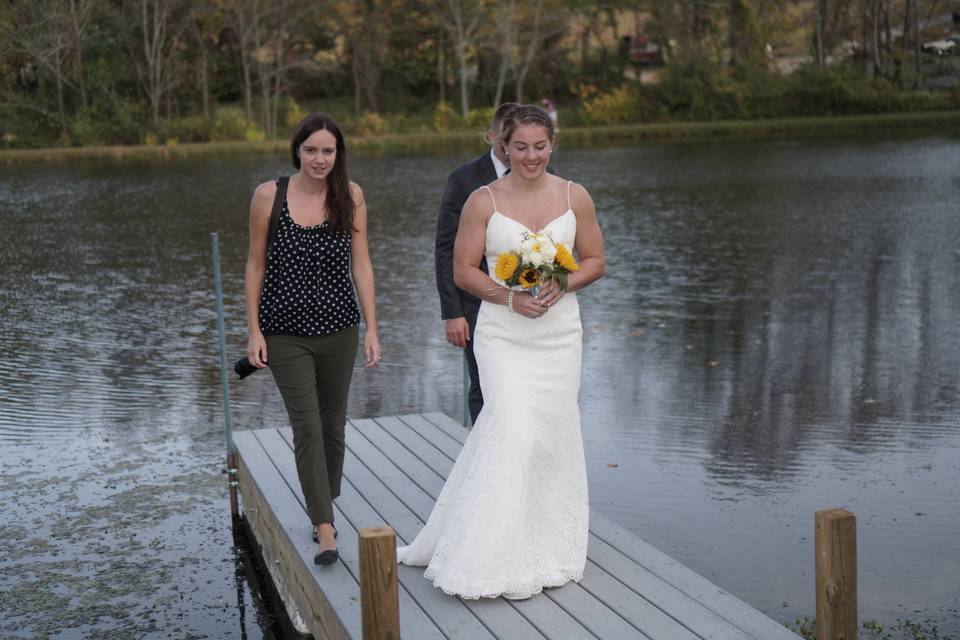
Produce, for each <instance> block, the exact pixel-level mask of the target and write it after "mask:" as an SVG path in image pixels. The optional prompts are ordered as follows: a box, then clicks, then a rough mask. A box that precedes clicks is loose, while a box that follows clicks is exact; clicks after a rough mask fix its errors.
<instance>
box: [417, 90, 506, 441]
mask: <svg viewBox="0 0 960 640" xmlns="http://www.w3.org/2000/svg"><path fill="white" fill-rule="evenodd" d="M516 106H517V104H516V103H514V102H508V103H505V104H502V105H500V106H499V107H497V110H496V111H495V112H494V114H493V122H492V123H491V124H490V128H489V129H487V134H486V136H485V139H486V141H487V144H489V145H490V151H489V152H488V153H485V154H483V155H482V156H480V157H479V158H477V159H476V160H473V161H472V162H468V163H467V164H465V165H463V166H462V167H459V168H457V169H455V170H454V171H453V172H451V173H450V175H449V176H448V177H447V188H446V189H445V190H444V192H443V200H441V202H440V215H439V216H438V218H437V243H436V251H435V254H434V255H435V258H436V268H437V290H438V291H439V292H440V310H441V314H442V316H443V320H444V324H445V329H446V333H447V342H449V343H450V344H452V345H454V346H457V347H460V348H462V349H463V350H464V353H465V354H466V356H467V364H468V368H469V369H470V391H469V393H468V400H467V402H468V404H469V407H470V421H471V423H473V422H476V421H477V416H478V415H479V414H480V409H481V408H482V407H483V394H482V393H481V392H480V375H479V373H478V372H477V360H476V358H474V356H473V330H474V328H475V327H476V326H477V313H478V312H479V311H480V299H479V298H477V297H476V296H474V295H473V294H471V293H467V292H466V291H464V290H463V289H459V288H457V285H456V283H454V281H453V241H454V239H455V238H456V237H457V228H458V227H459V226H460V211H461V210H462V209H463V205H464V203H466V201H467V198H468V197H470V194H471V193H473V192H474V191H475V190H477V189H479V188H480V187H482V186H484V185H486V184H490V183H491V182H493V181H494V180H496V179H497V178H499V177H501V176H502V175H503V174H504V173H506V172H507V168H508V166H509V165H508V162H507V158H506V156H504V155H503V150H502V149H500V148H499V145H498V144H496V140H497V138H499V137H500V132H501V129H502V128H503V120H504V118H506V116H507V114H508V113H510V111H512V110H513V109H514V108H515V107H516ZM480 268H481V269H483V270H484V272H486V271H487V264H486V261H482V262H481V263H480Z"/></svg>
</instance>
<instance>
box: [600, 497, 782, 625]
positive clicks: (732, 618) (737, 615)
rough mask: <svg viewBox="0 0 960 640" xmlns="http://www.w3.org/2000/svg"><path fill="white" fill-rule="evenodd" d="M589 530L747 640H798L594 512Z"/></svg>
mask: <svg viewBox="0 0 960 640" xmlns="http://www.w3.org/2000/svg"><path fill="white" fill-rule="evenodd" d="M590 530H591V532H592V533H593V534H594V535H595V536H596V537H597V538H598V539H600V540H601V541H603V542H605V543H607V544H608V545H610V546H611V547H613V548H615V549H616V550H618V551H620V552H621V553H622V554H623V555H625V556H627V557H629V558H632V559H633V560H634V562H635V563H637V564H640V565H642V566H643V567H644V568H646V569H647V570H648V571H650V572H651V573H653V574H654V575H657V576H658V577H660V578H661V579H662V580H664V581H666V582H668V583H669V584H671V585H674V587H675V588H676V589H678V590H679V591H681V592H682V593H684V594H685V595H686V596H687V597H689V598H690V599H692V600H694V601H696V602H698V603H700V604H701V605H703V606H704V607H705V608H707V609H709V610H710V611H713V612H714V613H716V614H717V615H718V616H719V617H721V618H722V619H723V620H725V621H726V622H728V623H729V624H731V625H733V626H735V627H737V628H739V629H741V630H742V631H743V632H744V633H745V634H747V635H748V637H750V638H755V639H756V640H797V638H798V637H799V636H798V635H796V634H795V633H793V632H792V631H790V630H789V629H787V628H786V627H785V626H784V625H782V624H780V623H778V622H777V621H776V620H773V619H772V618H769V617H767V616H765V615H763V614H762V613H760V612H759V611H757V610H756V609H754V608H753V607H751V606H750V605H748V604H746V603H745V602H743V601H742V600H740V599H739V598H737V597H736V596H734V595H733V594H731V593H729V592H727V591H726V590H724V589H722V588H721V587H719V586H717V585H716V584H714V583H712V582H710V581H709V580H707V579H706V578H704V577H703V576H701V575H700V574H698V573H696V572H695V571H693V570H692V569H689V568H688V567H685V566H684V565H682V564H680V563H679V562H677V561H676V560H674V559H673V558H671V557H670V556H668V555H667V554H665V553H663V552H662V551H660V550H659V549H657V548H655V547H653V546H652V545H650V544H648V543H647V542H645V541H643V540H641V539H640V538H638V537H637V536H635V535H634V534H632V533H630V532H629V531H627V530H626V529H624V528H623V527H621V526H620V525H618V524H615V523H614V522H613V521H611V520H610V519H608V518H606V517H605V516H602V515H600V514H594V513H592V512H591V525H590Z"/></svg>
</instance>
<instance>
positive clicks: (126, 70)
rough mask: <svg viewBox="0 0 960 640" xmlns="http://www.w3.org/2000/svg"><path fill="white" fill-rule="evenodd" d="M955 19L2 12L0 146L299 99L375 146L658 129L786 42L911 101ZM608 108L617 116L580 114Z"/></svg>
mask: <svg viewBox="0 0 960 640" xmlns="http://www.w3.org/2000/svg"><path fill="white" fill-rule="evenodd" d="M957 10H960V7H957V6H956V4H955V3H952V2H951V1H950V0H810V1H808V2H787V1H784V0H777V1H775V0H680V1H672V2H667V1H666V0H647V1H641V2H626V1H623V0H354V1H345V0H341V1H321V2H306V3H305V2H294V1H293V0H10V1H8V2H6V3H4V4H3V6H2V8H0V113H2V114H3V119H2V121H0V145H3V146H40V145H51V144H60V145H75V144H98V143H99V144H103V143H141V142H144V141H147V142H151V141H162V140H181V141H192V140H211V139H231V138H241V139H242V138H246V139H257V138H264V137H265V138H274V137H278V136H280V137H282V136H283V135H285V133H286V130H287V129H288V127H289V123H290V122H291V121H292V120H295V119H296V118H297V117H299V116H300V115H302V113H303V112H304V107H302V106H301V105H310V106H311V107H317V106H319V107H322V108H326V106H327V105H329V107H330V108H327V110H330V111H332V112H335V113H338V114H342V115H343V116H344V118H345V119H346V120H348V122H349V124H350V126H352V127H353V128H354V129H357V130H360V131H364V132H372V133H377V132H382V131H383V130H385V129H390V130H423V129H431V128H432V129H437V130H444V129H445V128H449V127H450V126H457V125H458V124H460V125H475V124H476V123H477V122H480V121H482V119H483V118H484V116H485V114H486V113H487V111H488V110H489V108H490V107H491V106H492V105H495V104H497V103H499V102H501V101H503V100H515V101H520V102H523V101H532V100H537V99H539V98H541V97H545V96H550V97H551V98H552V99H554V100H555V101H557V102H559V103H560V104H561V105H564V104H566V105H569V106H570V109H569V113H570V114H572V116H571V117H573V118H574V120H576V119H577V118H580V119H582V120H583V121H584V122H589V121H599V120H602V119H603V118H608V119H612V120H616V121H622V120H624V119H627V120H629V119H630V118H641V119H643V118H654V119H656V118H660V117H663V116H664V114H666V115H667V116H670V115H678V113H679V112H677V113H674V111H676V109H675V105H674V106H671V104H670V103H669V102H668V103H664V104H666V105H667V106H663V105H660V106H659V107H658V108H657V109H654V110H653V112H651V111H650V110H649V109H647V108H645V107H643V104H642V103H643V101H644V100H647V101H649V100H659V101H661V102H662V101H663V99H664V98H663V96H662V95H661V94H663V95H666V94H667V93H669V91H671V89H670V82H671V81H672V82H675V83H676V82H682V81H683V79H684V78H685V77H686V78H689V77H690V72H689V69H690V68H691V67H695V68H697V69H699V70H700V71H699V73H701V74H706V75H707V76H708V77H709V78H708V79H709V80H710V82H713V83H720V84H723V83H729V82H731V81H740V80H742V79H743V78H745V77H746V76H747V75H750V74H752V75H751V77H752V78H753V80H752V81H753V82H756V78H757V74H760V75H764V74H767V75H769V74H771V73H774V72H775V71H776V70H775V64H774V62H773V60H774V59H775V58H776V56H777V55H778V53H779V52H778V50H779V49H781V48H783V47H784V46H785V45H781V44H780V43H782V42H790V41H794V42H795V41H797V40H798V39H799V42H800V43H801V44H800V45H799V47H797V46H796V45H794V48H795V49H799V53H800V55H801V57H807V58H809V65H810V66H812V67H814V68H816V69H820V70H822V71H824V72H826V71H828V70H829V69H831V68H835V67H838V66H842V67H844V69H846V72H847V73H849V72H850V71H851V70H853V72H855V74H856V75H858V76H860V77H862V78H868V79H871V81H873V80H876V81H882V82H885V83H887V85H889V89H890V90H891V91H899V90H908V89H914V90H915V89H918V88H921V87H922V84H923V76H924V67H923V60H924V57H923V54H922V52H921V43H922V41H923V40H924V39H925V38H927V37H928V36H929V34H931V33H936V32H937V31H938V30H942V29H943V24H942V17H943V16H944V15H947V16H949V15H950V13H951V11H957ZM641 34H642V35H644V36H646V37H647V38H648V39H649V42H652V43H655V45H656V46H657V47H658V48H659V51H660V58H659V59H660V60H661V61H662V62H663V63H665V65H666V66H665V68H664V69H663V74H662V77H661V79H662V80H663V81H665V82H666V83H667V85H666V88H665V89H663V91H661V92H660V93H659V94H644V93H643V90H642V89H640V88H639V87H641V85H642V84H643V83H644V78H645V77H646V76H645V74H644V68H643V67H642V65H644V64H646V61H638V60H637V59H635V57H634V56H633V55H632V47H633V46H634V43H635V42H636V39H637V37H638V36H640V35H641ZM704 68H707V69H708V71H706V72H705V71H703V69H704ZM738 79H740V80H738ZM771 82H774V83H775V82H777V80H776V79H771ZM665 92H666V93H665ZM674 92H675V91H674ZM714 93H715V92H714ZM651 95H653V96H654V97H653V98H651V97H650V96H651ZM617 96H620V97H621V98H622V100H623V101H626V103H627V104H625V105H624V109H621V110H620V111H622V113H619V112H617V113H614V114H613V115H606V116H604V115H602V114H603V113H604V110H603V109H602V108H599V107H598V108H594V109H592V110H591V109H590V106H591V101H594V102H595V104H594V106H595V107H597V105H600V107H602V106H603V105H604V104H610V101H611V100H613V101H614V103H615V102H616V100H617V99H620V98H617ZM711 99H712V98H711ZM638 100H639V103H638V102H637V101H638ZM597 101H599V102H597ZM604 101H606V102H604ZM581 103H582V104H581ZM614 111H615V112H616V111H617V110H616V109H614ZM591 113H592V114H593V115H592V116H591ZM689 113H693V112H689ZM598 114H600V115H598ZM680 115H683V114H680ZM688 115H689V114H688ZM591 118H592V120H591ZM451 122H452V124H451Z"/></svg>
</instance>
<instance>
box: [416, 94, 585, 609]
mask: <svg viewBox="0 0 960 640" xmlns="http://www.w3.org/2000/svg"><path fill="white" fill-rule="evenodd" d="M553 142H554V129H553V123H552V121H551V120H550V117H549V116H548V115H547V113H546V112H545V111H543V109H541V108H540V107H537V106H533V105H524V106H521V107H518V108H517V109H516V110H515V111H513V112H512V113H511V114H510V115H509V116H507V118H506V120H505V121H504V130H503V136H502V139H501V142H500V144H503V145H504V147H505V150H506V152H507V154H508V157H509V160H510V172H509V173H508V174H507V175H505V176H504V177H502V178H500V179H499V180H497V181H495V182H493V183H492V184H491V185H490V186H489V187H483V188H481V189H478V190H477V191H475V192H474V193H473V195H471V196H470V199H469V200H467V203H466V205H465V206H464V209H463V213H462V214H461V218H460V229H459V232H458V234H457V240H456V245H455V248H454V278H455V279H456V282H457V285H458V286H459V287H461V288H463V289H466V290H467V291H469V292H471V293H473V294H475V295H477V296H479V297H480V298H482V299H483V303H482V304H481V306H480V313H479V316H478V318H477V326H476V330H475V332H474V338H473V339H474V352H475V353H476V357H477V365H478V367H479V370H480V384H481V387H482V389H483V398H484V406H483V410H482V411H481V412H480V415H479V417H478V418H477V422H476V424H475V425H474V427H473V429H472V430H471V432H470V435H469V437H468V438H467V441H466V443H465V444H464V446H463V450H462V451H461V452H460V455H459V456H458V457H457V461H456V463H455V464H454V466H453V469H452V470H451V472H450V475H449V477H448V478H447V481H446V484H445V485H444V487H443V490H442V491H441V493H440V496H439V498H438V499H437V503H436V505H435V506H434V509H433V512H432V513H431V514H430V518H429V519H428V521H427V524H426V525H425V526H424V528H423V530H422V531H421V532H420V534H419V535H417V537H416V539H415V540H413V542H411V543H410V545H409V546H405V547H399V548H398V549H397V559H398V561H399V562H401V563H403V564H407V565H414V566H426V567H427V569H426V571H425V573H424V576H425V577H426V578H428V579H430V580H433V584H434V585H435V586H437V587H439V588H440V589H443V591H444V592H446V593H448V594H451V595H458V596H461V597H463V598H481V597H488V598H495V597H498V596H504V597H507V598H527V597H530V596H532V595H535V594H537V593H540V591H541V590H543V588H544V587H557V586H560V585H562V584H564V583H566V582H568V581H570V580H574V581H578V580H580V578H581V577H583V569H584V565H585V564H586V557H587V525H588V506H587V474H586V467H585V464H584V456H583V440H582V438H581V435H580V408H579V406H578V404H577V400H578V394H579V391H580V357H581V334H582V329H581V325H580V307H579V305H578V303H577V296H576V294H575V293H574V292H575V291H577V290H578V289H582V288H583V287H585V286H586V285H588V284H590V283H591V282H593V281H594V280H597V279H598V278H600V277H601V276H602V275H603V271H604V255H603V237H602V235H601V233H600V227H599V225H598V224H597V216H596V211H595V210H594V206H593V201H592V200H591V199H590V195H589V194H588V193H587V191H586V190H585V189H584V188H583V187H581V186H579V185H576V184H573V183H572V182H567V181H565V180H562V179H561V178H558V177H556V176H553V175H550V174H549V173H547V172H546V168H547V164H548V163H549V161H550V153H551V152H552V148H553ZM540 231H544V232H548V233H549V234H550V235H551V236H552V237H553V239H554V241H555V242H561V243H563V244H565V245H566V246H567V247H573V248H575V251H576V255H577V257H578V262H579V264H580V268H579V270H577V271H575V272H573V273H571V274H570V275H569V278H568V289H567V290H566V291H563V290H562V289H561V288H560V287H559V286H558V285H557V283H556V282H554V281H549V282H546V283H544V284H543V285H542V286H541V287H540V289H539V291H538V293H537V296H536V297H533V296H531V295H530V293H529V292H523V291H517V292H514V293H513V295H512V296H511V295H510V291H509V289H508V288H507V286H506V285H505V284H504V282H503V281H502V280H499V279H498V278H497V277H496V276H495V275H493V274H491V275H489V276H488V275H487V274H485V273H484V272H483V271H481V270H480V268H479V265H480V259H481V257H483V255H484V254H486V258H487V264H489V265H491V271H493V270H494V269H493V265H496V264H497V257H498V256H499V255H500V253H502V252H504V251H510V250H515V249H517V248H518V247H519V245H520V242H521V240H522V239H523V234H524V232H540ZM508 302H511V303H512V304H511V305H510V307H512V309H511V308H510V307H508V304H507V303H508Z"/></svg>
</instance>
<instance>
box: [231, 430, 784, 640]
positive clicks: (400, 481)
mask: <svg viewBox="0 0 960 640" xmlns="http://www.w3.org/2000/svg"><path fill="white" fill-rule="evenodd" d="M468 433H469V431H468V430H467V429H466V428H464V427H462V426H461V425H459V424H458V423H456V422H455V421H453V420H452V419H450V418H449V417H447V416H445V415H443V414H440V413H427V414H423V415H405V416H392V417H384V418H374V419H365V420H351V421H349V424H348V425H347V455H346V460H345V462H344V478H343V486H342V488H341V495H340V497H339V498H338V499H337V500H336V505H335V513H336V525H337V529H338V532H339V534H340V535H339V539H338V544H339V550H340V562H338V563H336V564H333V565H330V566H326V567H317V566H316V565H314V564H313V554H314V551H315V544H314V543H313V542H312V540H311V526H310V521H309V519H308V517H307V514H306V511H305V509H304V506H303V496H302V494H301V491H300V483H299V480H298V479H297V472H296V468H295V465H294V460H293V453H292V447H293V444H292V433H291V431H290V429H260V430H255V431H243V432H237V433H235V434H234V441H235V443H236V447H237V451H238V454H239V463H238V473H239V482H240V492H241V496H242V504H243V512H244V514H245V515H246V518H247V520H248V522H249V524H250V527H251V528H252V529H253V531H254V534H255V536H256V537H257V540H258V542H259V544H260V546H261V552H262V554H263V559H264V563H265V564H266V565H267V567H268V569H269V570H270V572H271V574H272V576H273V579H274V582H275V584H276V587H277V590H278V592H279V593H280V595H281V597H282V598H283V600H284V601H285V603H286V606H287V610H288V613H289V614H290V616H291V619H292V621H293V622H294V624H295V625H297V626H298V628H300V629H301V630H305V631H309V632H310V633H312V634H313V636H314V637H315V638H316V639H317V640H326V639H328V638H329V639H340V638H351V639H355V640H360V638H361V637H362V633H361V619H360V587H359V583H358V579H359V575H360V570H359V560H358V540H357V531H358V530H359V529H361V528H365V527H376V526H382V525H384V524H386V525H389V526H391V527H393V529H394V530H395V531H396V534H397V537H398V539H399V540H400V541H402V542H409V541H410V540H411V539H413V537H414V536H415V535H416V534H417V533H418V532H419V531H420V529H421V528H422V527H423V523H424V522H425V521H426V519H427V517H428V516H429V514H430V511H431V509H432V507H433V503H434V500H435V499H436V497H437V496H438V495H439V492H440V488H441V487H442V486H443V481H444V478H446V476H447V473H448V472H449V471H450V468H451V467H452V465H453V461H454V459H455V458H456V456H457V453H458V452H459V451H460V447H461V445H462V444H463V442H464V440H465V439H466V437H467V434H468ZM398 579H399V601H400V630H401V633H402V635H403V637H404V638H407V639H409V640H426V639H437V640H440V639H445V638H462V639H466V640H483V639H490V640H492V639H495V638H499V639H504V640H507V639H509V640H514V639H516V640H526V639H534V638H536V639H540V640H557V639H563V640H567V639H576V640H579V639H608V638H609V639H613V638H615V639H617V640H621V639H630V638H637V639H650V640H698V639H700V640H797V639H798V638H799V636H797V635H795V634H793V633H792V632H790V631H789V630H787V629H786V628H785V627H784V626H783V625H781V624H779V623H778V622H776V621H774V620H772V619H771V618H768V617H766V616H765V615H763V614H762V613H760V612H759V611H757V610H756V609H753V608H752V607H750V606H749V605H747V604H745V603H744V602H742V601H740V600H739V599H737V598H736V597H734V596H732V595H731V594H729V593H727V592H726V591H724V590H723V589H721V588H720V587H718V586H716V585H714V584H712V583H711V582H710V581H708V580H707V579H706V578H704V577H702V576H700V575H698V574H696V573H694V572H693V571H691V570H690V569H688V568H686V567H684V566H683V565H681V564H680V563H678V562H676V561H675V560H673V559H671V558H670V557H668V556H666V555H665V554H663V553H661V552H660V551H658V550H656V549H654V548H653V547H652V546H650V545H649V544H647V543H646V542H644V541H643V540H641V539H640V538H638V537H636V536H635V535H633V534H631V533H629V532H628V531H626V530H625V529H623V528H621V527H619V526H617V525H616V524H614V523H613V522H611V521H610V520H608V519H607V518H605V517H603V516H601V515H600V514H598V513H596V512H591V514H590V542H589V550H588V560H587V567H586V571H585V573H584V577H583V579H582V580H581V581H580V583H579V584H567V585H565V586H563V587H560V588H557V589H547V590H546V591H544V592H543V593H542V594H540V595H538V596H535V597H533V598H530V599H529V600H520V601H511V600H505V599H502V598H498V599H482V600H461V599H458V598H453V597H449V596H446V595H444V594H443V593H442V592H441V591H440V590H439V589H436V588H434V587H433V586H432V584H431V583H430V582H429V581H427V580H426V579H424V577H423V568H417V567H406V566H401V567H399V571H398Z"/></svg>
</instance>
